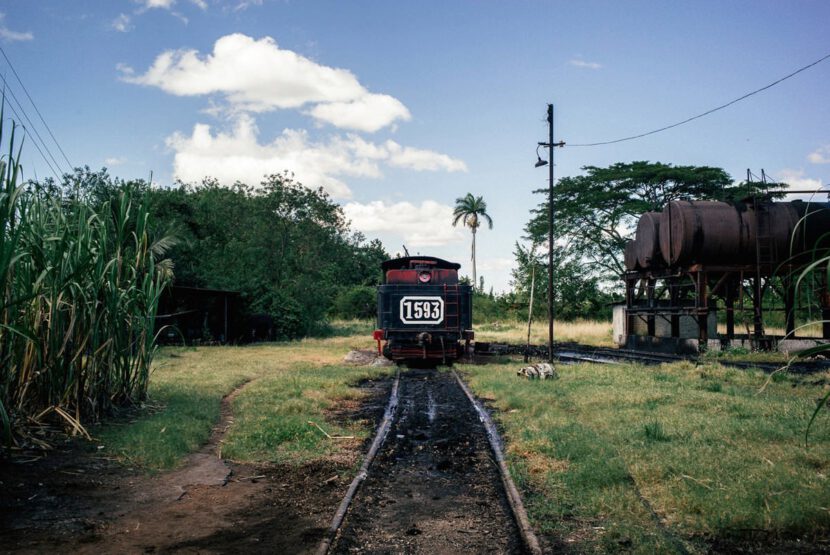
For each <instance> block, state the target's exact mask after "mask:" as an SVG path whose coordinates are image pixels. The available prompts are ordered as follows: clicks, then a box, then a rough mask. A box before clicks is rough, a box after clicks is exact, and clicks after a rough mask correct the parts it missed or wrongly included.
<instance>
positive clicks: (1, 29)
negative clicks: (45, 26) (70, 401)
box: [0, 12, 35, 42]
mask: <svg viewBox="0 0 830 555" xmlns="http://www.w3.org/2000/svg"><path fill="white" fill-rule="evenodd" d="M5 19H6V14H4V13H3V12H0V40H2V41H3V42H17V41H26V40H32V39H33V38H35V36H34V35H33V34H32V33H30V32H28V31H27V32H25V33H21V32H20V31H12V30H11V29H9V28H8V27H6V23H5Z"/></svg>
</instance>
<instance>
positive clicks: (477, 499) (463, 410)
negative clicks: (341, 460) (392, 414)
mask: <svg viewBox="0 0 830 555" xmlns="http://www.w3.org/2000/svg"><path fill="white" fill-rule="evenodd" d="M399 395H400V403H399V409H398V410H399V411H400V413H399V417H398V419H397V420H396V422H395V424H394V425H393V427H392V430H391V432H390V434H389V437H388V439H387V442H386V444H385V445H384V447H383V450H382V451H381V453H380V454H379V455H378V458H377V459H376V461H375V463H374V464H373V466H372V469H371V472H370V474H369V477H368V478H367V479H366V481H365V482H364V483H363V485H362V486H361V489H360V490H359V492H358V495H357V497H356V498H355V500H354V503H353V504H352V507H351V508H350V510H349V513H348V515H347V517H346V520H345V522H344V524H343V527H342V528H341V531H340V534H339V537H338V539H337V541H336V543H335V545H334V548H333V549H332V552H333V553H522V543H521V540H520V538H519V535H518V531H517V529H516V525H515V523H514V521H513V518H512V515H511V513H510V509H509V506H508V504H507V500H506V498H505V496H504V492H503V490H502V488H501V482H500V479H499V475H498V470H497V468H496V465H495V463H494V462H493V461H492V459H491V457H490V450H489V445H488V443H487V439H486V436H485V432H484V428H483V427H482V425H481V422H479V420H478V417H477V415H476V413H475V411H474V409H473V408H472V406H471V405H470V404H469V402H468V400H467V399H466V397H465V396H464V393H463V392H462V391H461V389H460V387H459V386H458V384H457V383H456V381H455V378H454V377H453V376H452V375H451V374H449V373H446V372H437V371H435V370H410V371H408V372H406V373H404V374H402V377H401V386H400V393H399Z"/></svg>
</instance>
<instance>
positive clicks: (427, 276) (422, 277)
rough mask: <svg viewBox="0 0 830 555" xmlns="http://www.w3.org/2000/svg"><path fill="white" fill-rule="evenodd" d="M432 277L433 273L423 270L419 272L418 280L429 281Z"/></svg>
mask: <svg viewBox="0 0 830 555" xmlns="http://www.w3.org/2000/svg"><path fill="white" fill-rule="evenodd" d="M431 279H432V273H430V272H421V273H420V274H418V281H420V282H421V283H429V280H431Z"/></svg>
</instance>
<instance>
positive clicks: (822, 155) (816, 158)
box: [807, 145, 830, 164]
mask: <svg viewBox="0 0 830 555" xmlns="http://www.w3.org/2000/svg"><path fill="white" fill-rule="evenodd" d="M807 160H809V161H810V162H812V163H813V164H830V145H822V146H820V147H818V148H817V149H816V150H814V151H813V152H811V153H810V154H808V155H807Z"/></svg>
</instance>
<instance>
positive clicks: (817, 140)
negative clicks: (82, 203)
mask: <svg viewBox="0 0 830 555" xmlns="http://www.w3.org/2000/svg"><path fill="white" fill-rule="evenodd" d="M0 12H2V14H3V16H2V19H0V41H2V42H0V45H2V47H3V49H4V50H5V52H6V53H7V54H8V56H9V59H10V60H11V62H12V64H14V67H15V69H16V70H17V72H18V74H19V75H20V77H21V78H22V80H23V82H24V84H25V85H26V87H27V88H28V90H29V92H30V93H31V95H32V97H33V98H34V100H35V102H36V103H37V106H38V108H39V109H40V112H41V113H42V114H43V116H44V117H45V119H46V121H47V123H48V124H49V126H50V127H51V129H52V131H53V132H54V134H55V136H56V137H57V139H58V141H59V143H60V145H61V147H62V148H63V149H64V151H65V152H66V154H67V156H68V158H69V160H70V161H71V162H72V164H73V165H76V166H77V165H84V164H86V165H89V166H91V167H93V168H100V167H102V166H107V167H108V168H109V169H110V172H111V173H112V174H114V175H117V176H119V177H124V178H137V177H140V178H147V177H148V176H149V175H150V172H152V173H153V179H154V181H155V182H157V183H158V184H159V186H169V185H170V184H171V183H172V182H173V181H174V179H175V178H176V177H180V178H182V179H185V180H187V181H196V180H198V178H199V177H200V175H202V174H204V173H205V172H209V173H211V174H212V175H214V176H217V177H220V178H221V179H222V180H225V181H227V180H232V179H234V178H238V179H242V180H245V181H249V182H251V183H255V182H257V181H258V179H259V177H260V176H261V175H262V174H263V173H265V172H268V173H272V172H280V171H283V170H291V171H293V172H294V173H295V174H296V176H297V177H298V178H299V179H300V180H301V181H302V182H303V183H304V184H305V185H307V186H311V187H317V186H323V187H325V188H326V189H327V190H329V191H330V192H331V193H332V194H333V195H334V196H335V198H336V200H337V202H339V203H341V204H343V205H344V207H345V210H346V213H347V214H348V215H349V216H350V218H351V219H352V221H353V225H354V227H355V228H356V229H360V230H362V231H364V233H365V234H366V235H367V236H368V237H370V238H373V237H379V238H381V239H382V240H383V241H384V243H385V244H386V245H387V248H388V249H389V250H390V251H391V252H392V253H393V254H394V253H395V252H398V251H400V250H401V247H400V245H402V244H404V243H405V244H406V245H407V247H408V248H409V249H410V251H411V252H413V253H414V252H420V253H422V254H434V255H436V256H441V257H444V258H448V259H450V260H455V261H458V262H461V263H462V264H463V265H464V268H463V271H466V272H469V271H470V268H469V233H468V232H466V231H464V230H461V229H454V228H452V227H451V226H449V223H448V221H449V213H450V211H451V206H452V204H453V203H454V200H455V198H456V197H459V196H463V195H465V194H466V193H467V192H471V193H473V194H475V195H483V196H484V198H485V200H486V201H487V203H488V208H489V212H490V214H491V216H492V217H493V220H494V223H495V227H494V229H493V230H484V231H481V232H480V233H479V235H478V240H477V243H478V249H479V250H478V254H479V269H478V273H479V275H483V276H484V278H485V281H486V283H487V285H488V286H489V285H492V286H494V287H495V289H496V290H497V291H501V290H505V289H507V288H508V287H509V285H508V281H509V270H510V265H511V263H512V258H513V257H512V250H513V245H514V243H515V241H516V240H518V239H520V236H521V234H522V227H523V225H524V224H525V222H526V221H527V219H528V210H529V209H530V208H532V207H533V206H534V205H535V204H536V203H537V202H538V201H539V198H538V197H537V196H534V195H533V194H532V191H533V190H534V189H538V188H542V187H545V185H546V178H547V172H546V170H545V169H538V170H536V169H534V167H533V163H534V161H535V147H536V143H537V142H538V141H542V140H545V139H546V137H547V129H546V123H545V121H544V116H545V109H546V104H547V103H548V102H553V103H554V104H555V108H556V118H555V127H556V140H564V141H566V142H568V143H573V144H577V143H585V142H595V141H602V140H607V139H615V138H618V137H621V136H628V135H632V134H635V133H639V132H644V131H648V130H650V129H653V128H656V127H661V126H663V125H666V124H669V123H673V122H675V121H678V120H681V119H684V118H686V117H689V116H692V115H695V114H698V113H700V112H703V111H705V110H707V109H709V108H712V107H714V106H717V105H719V104H722V103H724V102H727V101H729V100H731V99H733V98H736V97H738V96H741V95H742V94H744V93H746V92H749V91H751V90H754V89H756V88H759V87H761V86H763V85H766V84H767V83H770V82H772V81H774V80H776V79H778V78H780V77H782V76H784V75H786V74H788V73H790V72H791V71H793V70H795V69H797V68H799V67H801V66H804V65H806V64H808V63H810V62H812V61H814V60H816V59H818V58H820V57H822V56H824V55H826V54H828V53H830V40H828V35H827V31H826V24H827V22H828V21H830V3H828V2H825V1H813V2H810V1H798V2H780V1H770V2H763V1H751V2H738V1H717V2H714V1H713V2H703V1H699V2H633V1H632V2H616V1H608V2H588V1H586V2H495V1H493V2H483V1H479V2H472V1H470V2H462V1H458V2H437V1H435V2H388V1H387V2H380V1H377V2H368V1H363V2H315V1H303V2H289V1H271V0H261V1H257V0H248V1H247V2H244V1H242V0H141V1H139V0H123V1H119V0H98V1H92V0H74V1H72V2H67V1H65V0H7V1H6V2H4V3H3V4H2V5H1V6H0ZM0 71H2V75H3V76H4V77H5V78H6V79H8V81H9V86H10V88H11V89H12V91H13V92H15V93H16V94H17V96H18V97H19V98H21V99H23V98H25V95H24V94H23V93H22V91H21V90H20V89H19V88H18V86H17V85H16V83H15V80H14V77H13V75H12V73H11V70H10V69H9V67H8V64H6V62H5V60H2V59H0ZM828 90H830V60H828V61H826V62H824V63H822V64H819V65H818V66H816V67H814V68H812V69H810V70H808V71H806V72H804V73H802V74H800V75H798V76H796V77H794V78H793V79H790V80H788V81H786V82H784V83H782V84H780V85H778V86H776V87H774V88H772V89H770V90H767V91H765V92H763V93H760V94H758V95H756V96H753V97H751V98H750V99H747V100H746V101H744V102H741V103H739V104H736V105H734V106H731V107H729V108H727V109H725V110H723V111H720V112H718V113H716V114H714V115H712V116H709V117H707V118H703V119H701V120H697V121H695V122H692V123H690V124H688V125H685V126H682V127H679V128H676V129H673V130H670V131H667V132H665V133H660V134H657V135H654V136H651V137H647V138H644V139H640V140H637V141H631V142H628V143H621V144H617V145H610V146H604V147H595V148H578V147H566V148H564V149H559V150H557V152H556V175H557V177H561V176H567V175H578V174H579V173H580V168H581V167H582V166H585V165H596V166H604V165H609V164H613V163H615V162H628V161H633V160H651V161H661V162H665V163H673V164H701V165H712V166H719V167H723V168H724V169H726V170H727V171H728V172H729V173H730V174H731V175H732V176H733V177H735V178H736V179H740V178H742V177H743V176H744V175H745V172H746V169H747V168H751V169H752V170H753V171H754V172H755V173H756V174H760V171H761V169H764V170H766V171H767V173H769V174H771V175H772V176H774V177H776V178H779V179H785V180H788V181H789V182H790V183H792V184H793V185H795V186H799V187H804V186H816V185H822V186H823V185H826V184H827V183H828V181H830V176H828V168H830V125H829V124H830V103H828V101H827V93H828ZM24 109H26V110H27V113H29V115H30V117H32V118H34V117H35V114H34V110H33V109H32V108H31V107H30V106H27V105H26V104H24ZM33 121H34V123H35V125H34V126H29V127H38V126H39V125H40V124H39V122H38V121H37V120H34V119H33ZM39 130H40V132H41V135H44V136H45V135H46V133H45V130H44V129H43V128H42V127H40V128H39ZM33 140H34V139H31V141H33ZM49 146H50V150H51V151H52V152H53V153H54V154H55V155H56V156H58V152H57V148H56V147H55V146H54V145H53V144H50V145H49ZM24 163H25V166H26V173H27V176H28V177H34V176H35V175H37V176H38V177H44V176H46V175H49V173H50V171H49V168H48V167H46V165H45V163H44V162H43V159H42V158H41V157H40V155H39V154H38V153H37V151H36V150H35V149H34V148H32V146H31V145H30V146H29V147H28V148H27V149H26V151H25V156H24ZM65 165H66V164H65V163H64V166H65Z"/></svg>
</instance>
